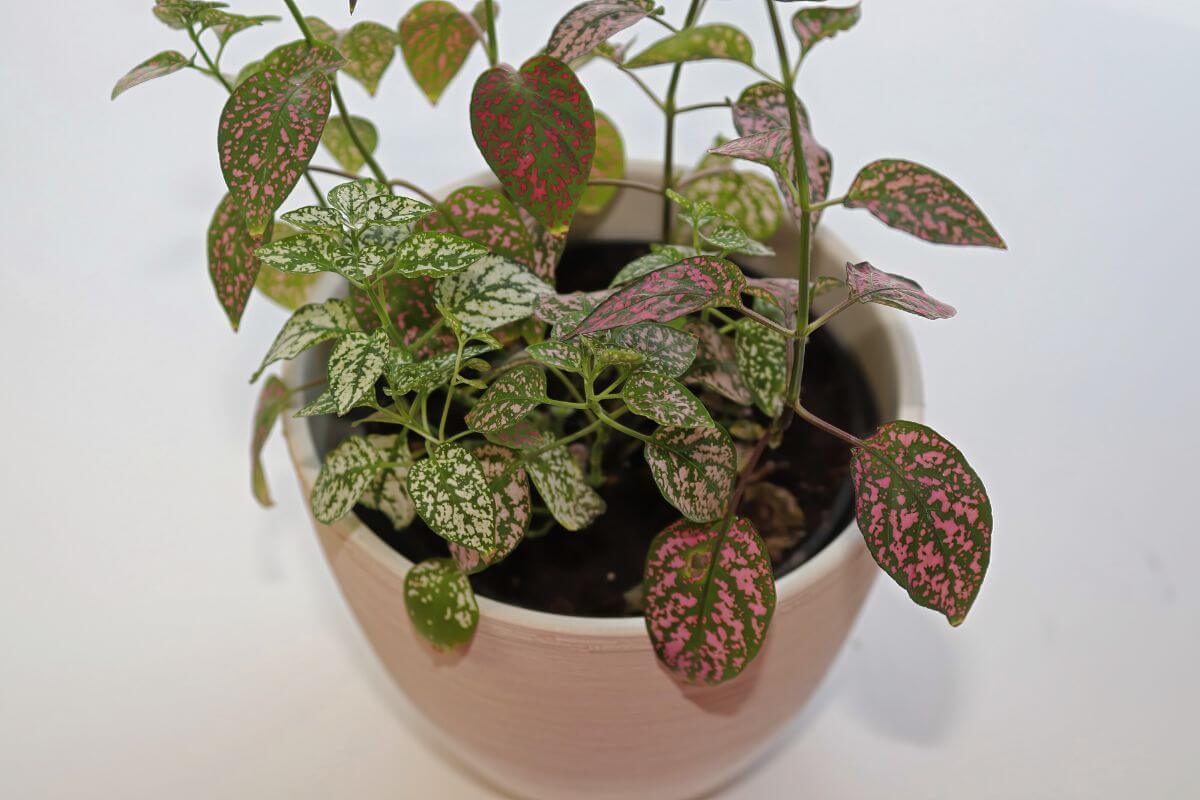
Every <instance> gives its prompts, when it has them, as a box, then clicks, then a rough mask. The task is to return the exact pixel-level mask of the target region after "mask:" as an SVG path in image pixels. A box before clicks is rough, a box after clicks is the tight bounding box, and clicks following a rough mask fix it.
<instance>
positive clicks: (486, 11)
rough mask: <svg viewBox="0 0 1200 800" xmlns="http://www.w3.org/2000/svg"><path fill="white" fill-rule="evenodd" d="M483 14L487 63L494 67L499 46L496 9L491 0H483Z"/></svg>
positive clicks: (497, 59) (498, 57) (498, 58)
mask: <svg viewBox="0 0 1200 800" xmlns="http://www.w3.org/2000/svg"><path fill="white" fill-rule="evenodd" d="M483 16H484V19H485V20H486V21H487V55H488V64H489V65H490V66H493V67H494V66H496V64H498V63H499V62H500V47H499V45H498V44H497V43H496V9H495V7H494V6H493V5H492V0H483Z"/></svg>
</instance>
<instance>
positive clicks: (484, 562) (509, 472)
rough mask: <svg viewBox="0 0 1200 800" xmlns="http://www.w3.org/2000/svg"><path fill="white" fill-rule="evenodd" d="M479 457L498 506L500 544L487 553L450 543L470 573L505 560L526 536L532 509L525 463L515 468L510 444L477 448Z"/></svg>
mask: <svg viewBox="0 0 1200 800" xmlns="http://www.w3.org/2000/svg"><path fill="white" fill-rule="evenodd" d="M475 458H476V459H478V460H479V465H480V466H481V467H482V468H483V474H484V477H486V478H487V481H488V488H489V489H490V490H491V492H492V501H493V502H494V503H495V506H496V534H497V542H498V546H497V548H496V551H495V553H493V554H492V555H490V556H485V555H484V554H483V553H480V552H479V551H478V550H472V549H470V548H469V547H463V546H462V545H458V544H451V545H450V554H451V555H452V556H454V560H455V561H456V562H457V563H458V566H459V568H460V569H462V571H463V572H466V573H467V574H471V573H473V572H478V571H480V570H482V569H484V568H485V567H488V566H491V565H492V564H495V563H497V562H499V561H501V560H503V559H504V558H505V557H506V556H508V554H509V553H511V552H512V551H513V550H515V549H516V547H517V545H518V544H520V543H521V540H522V539H523V538H525V531H526V530H527V529H528V528H529V520H530V515H531V513H532V510H531V505H530V501H529V478H528V477H527V476H526V474H525V469H524V468H523V467H521V466H519V465H518V466H516V467H515V468H514V465H513V461H514V460H515V459H516V454H515V453H514V452H513V451H512V450H509V449H508V448H507V447H500V446H499V445H494V444H485V445H481V446H480V447H477V448H475Z"/></svg>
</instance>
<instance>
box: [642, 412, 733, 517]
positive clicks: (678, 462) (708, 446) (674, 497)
mask: <svg viewBox="0 0 1200 800" xmlns="http://www.w3.org/2000/svg"><path fill="white" fill-rule="evenodd" d="M653 438H654V442H655V443H654V444H647V445H646V449H645V451H644V452H645V456H646V463H647V464H649V465H650V472H651V474H652V475H653V476H654V482H655V483H657V484H658V488H659V491H661V492H662V495H663V497H664V498H666V500H667V502H668V503H670V504H671V505H673V506H675V508H677V509H679V513H681V514H683V515H684V516H685V517H687V518H688V519H690V520H692V521H693V522H708V521H710V520H714V519H717V518H718V517H720V516H721V515H722V514H724V513H725V508H726V506H727V505H728V504H729V498H730V496H731V495H732V494H733V484H734V481H735V480H736V479H737V452H736V451H735V450H734V447H733V441H732V440H730V438H729V434H727V433H726V432H725V431H724V430H722V429H721V428H716V427H699V428H669V427H663V428H659V429H658V431H657V432H655V434H654V437H653Z"/></svg>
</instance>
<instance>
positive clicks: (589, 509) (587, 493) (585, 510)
mask: <svg viewBox="0 0 1200 800" xmlns="http://www.w3.org/2000/svg"><path fill="white" fill-rule="evenodd" d="M525 466H526V468H527V469H528V470H529V475H530V477H532V478H533V485H534V486H536V487H537V490H538V494H539V495H541V496H542V500H543V502H545V504H546V508H548V509H550V513H551V514H553V515H554V518H555V519H556V520H558V524H559V525H562V526H563V527H564V528H566V529H567V530H569V531H578V530H582V529H583V528H586V527H587V526H588V525H591V524H592V522H593V521H595V519H596V518H597V517H599V516H600V515H601V514H603V513H604V511H605V509H606V508H607V506H606V505H605V503H604V498H602V497H601V496H600V495H598V494H596V490H595V489H593V488H592V487H591V486H589V485H588V482H587V478H586V477H584V474H583V468H582V467H580V466H579V462H578V461H576V460H575V459H574V457H573V456H572V455H571V452H570V451H569V450H567V448H566V447H561V446H560V447H555V448H552V449H550V450H547V451H546V452H544V453H542V454H540V455H538V456H537V457H536V458H532V459H529V460H528V461H527V462H526V464H525Z"/></svg>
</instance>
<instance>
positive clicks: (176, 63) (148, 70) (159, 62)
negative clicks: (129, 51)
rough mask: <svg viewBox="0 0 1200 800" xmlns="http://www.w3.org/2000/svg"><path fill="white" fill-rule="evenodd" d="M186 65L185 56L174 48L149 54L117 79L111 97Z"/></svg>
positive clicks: (114, 98) (176, 70) (113, 97)
mask: <svg viewBox="0 0 1200 800" xmlns="http://www.w3.org/2000/svg"><path fill="white" fill-rule="evenodd" d="M187 65H188V60H187V57H186V56H184V55H183V53H180V52H178V51H176V50H164V51H163V52H161V53H158V54H157V55H153V56H150V58H148V59H146V60H145V61H143V62H142V63H140V64H138V65H137V66H136V67H134V68H133V69H131V70H129V72H127V73H125V74H124V75H123V76H122V77H121V80H119V81H117V84H116V86H114V87H113V90H112V99H113V100H116V99H117V96H118V95H120V94H121V93H122V92H124V91H126V90H128V89H132V88H133V87H134V86H137V85H138V84H142V83H145V82H146V81H150V80H154V79H155V78H161V77H163V76H164V75H170V74H171V73H172V72H178V71H179V70H181V69H183V68H184V67H186V66H187Z"/></svg>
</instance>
